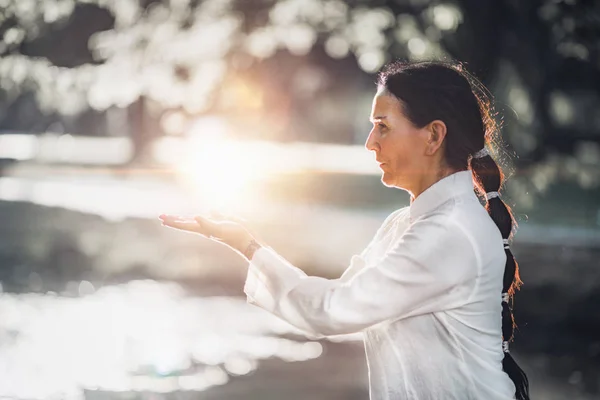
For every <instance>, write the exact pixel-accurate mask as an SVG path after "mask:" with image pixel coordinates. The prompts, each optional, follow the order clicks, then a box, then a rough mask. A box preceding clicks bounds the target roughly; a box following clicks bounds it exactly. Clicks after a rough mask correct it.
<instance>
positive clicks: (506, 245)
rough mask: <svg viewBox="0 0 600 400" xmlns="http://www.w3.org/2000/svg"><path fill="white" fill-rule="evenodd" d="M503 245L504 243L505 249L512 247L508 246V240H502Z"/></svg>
mask: <svg viewBox="0 0 600 400" xmlns="http://www.w3.org/2000/svg"><path fill="white" fill-rule="evenodd" d="M502 243H504V248H505V249H508V248H510V246H509V245H508V239H502Z"/></svg>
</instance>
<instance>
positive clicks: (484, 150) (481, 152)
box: [473, 146, 490, 158]
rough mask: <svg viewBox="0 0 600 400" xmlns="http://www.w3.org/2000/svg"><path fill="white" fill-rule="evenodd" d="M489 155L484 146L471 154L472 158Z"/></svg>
mask: <svg viewBox="0 0 600 400" xmlns="http://www.w3.org/2000/svg"><path fill="white" fill-rule="evenodd" d="M489 155H490V152H489V151H488V149H487V148H485V146H484V147H483V149H481V150H479V151H478V152H476V153H475V154H473V158H483V157H485V156H489Z"/></svg>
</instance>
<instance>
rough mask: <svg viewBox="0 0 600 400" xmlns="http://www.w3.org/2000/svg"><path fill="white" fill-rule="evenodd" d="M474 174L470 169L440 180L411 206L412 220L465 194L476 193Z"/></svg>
mask: <svg viewBox="0 0 600 400" xmlns="http://www.w3.org/2000/svg"><path fill="white" fill-rule="evenodd" d="M473 191H474V186H473V173H472V172H471V170H470V169H468V170H466V171H459V172H455V173H453V174H451V175H448V176H447V177H445V178H442V179H440V180H439V181H437V182H436V183H434V184H433V185H431V186H429V187H428V188H427V189H425V191H424V192H423V193H421V194H420V195H418V196H417V198H416V199H414V200H413V202H412V203H411V205H410V220H411V222H413V221H414V220H416V219H417V218H419V217H420V216H421V215H423V214H426V213H427V212H429V211H432V210H435V209H436V208H437V207H439V206H440V205H442V204H443V203H445V202H446V201H447V200H449V199H451V198H453V197H458V196H459V195H461V194H463V193H468V192H471V193H474V192H473Z"/></svg>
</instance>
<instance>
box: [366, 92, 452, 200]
mask: <svg viewBox="0 0 600 400" xmlns="http://www.w3.org/2000/svg"><path fill="white" fill-rule="evenodd" d="M370 120H371V122H372V123H373V128H372V129H371V131H370V132H369V136H368V138H367V141H366V143H365V147H366V148H367V150H369V151H373V152H375V159H376V160H377V162H378V163H379V167H380V168H381V170H382V173H383V175H382V177H381V181H382V182H383V184H384V185H385V186H388V187H397V188H399V189H404V190H407V191H409V192H411V193H412V192H413V189H414V188H415V186H417V183H418V182H419V181H420V180H421V179H422V177H423V175H424V174H428V173H431V172H432V170H433V169H435V168H439V164H440V160H441V153H442V152H441V151H438V149H439V148H440V147H441V144H442V142H443V139H444V136H445V132H446V126H445V124H444V123H443V122H441V121H437V120H436V121H433V122H431V123H430V124H427V125H426V126H424V127H422V128H418V127H416V126H415V125H413V123H412V122H411V121H410V120H409V119H408V118H407V117H406V116H405V115H404V113H403V109H402V104H401V103H400V101H399V100H398V99H397V98H396V97H394V96H392V95H390V94H389V93H386V92H385V91H384V90H382V89H380V90H379V91H378V92H377V94H376V95H375V97H374V98H373V106H372V110H371V116H370Z"/></svg>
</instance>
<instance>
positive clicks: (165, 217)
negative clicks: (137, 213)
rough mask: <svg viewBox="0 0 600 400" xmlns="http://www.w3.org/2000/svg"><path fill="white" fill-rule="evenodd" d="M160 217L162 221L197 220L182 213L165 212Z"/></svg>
mask: <svg viewBox="0 0 600 400" xmlns="http://www.w3.org/2000/svg"><path fill="white" fill-rule="evenodd" d="M159 218H160V220H161V221H175V222H195V221H194V219H193V218H190V217H184V216H181V215H165V214H163V215H161V216H160V217H159Z"/></svg>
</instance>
